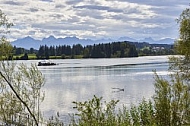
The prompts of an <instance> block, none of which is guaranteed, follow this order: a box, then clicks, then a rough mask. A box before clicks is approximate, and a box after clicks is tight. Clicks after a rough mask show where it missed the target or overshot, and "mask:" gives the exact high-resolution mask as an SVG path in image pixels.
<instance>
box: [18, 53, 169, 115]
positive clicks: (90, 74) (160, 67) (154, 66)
mask: <svg viewBox="0 0 190 126" xmlns="http://www.w3.org/2000/svg"><path fill="white" fill-rule="evenodd" d="M167 61H168V56H145V57H136V58H110V59H64V60H52V62H55V63H58V64H59V65H56V66H39V67H38V68H39V70H40V71H41V72H42V73H43V75H44V76H45V80H46V81H45V86H44V87H43V89H42V90H43V91H45V100H44V102H43V103H42V104H41V105H40V106H41V111H42V113H43V115H44V116H45V117H47V118H48V117H50V116H51V115H55V114H56V112H59V113H60V115H61V116H62V118H63V119H64V118H66V117H67V115H68V113H74V112H75V111H74V110H73V106H74V105H73V104H72V102H73V101H85V100H88V99H92V98H93V95H96V96H98V97H101V96H102V97H103V100H106V101H110V100H111V99H115V100H120V102H119V103H118V107H122V105H126V106H130V105H131V104H137V103H139V102H140V101H141V100H142V98H143V97H144V98H145V99H150V98H151V97H152V96H153V94H154V78H153V77H154V73H153V72H152V71H153V70H156V71H157V73H158V75H162V76H164V77H166V76H167V74H168V72H167V69H168V63H167ZM21 62H22V61H21ZM25 63H27V64H30V63H38V61H37V60H28V61H25ZM117 88H119V89H124V91H123V90H119V89H117Z"/></svg>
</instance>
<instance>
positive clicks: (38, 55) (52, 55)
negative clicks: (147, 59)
mask: <svg viewBox="0 0 190 126" xmlns="http://www.w3.org/2000/svg"><path fill="white" fill-rule="evenodd" d="M173 54H175V52H174V49H173V45H167V44H149V43H145V42H144V43H133V42H128V41H124V42H112V43H101V44H94V45H87V46H82V45H81V44H74V45H72V46H70V45H59V46H47V45H41V46H40V47H39V49H38V50H35V49H34V48H30V50H26V49H24V48H19V47H16V46H14V51H13V56H14V59H18V60H19V59H21V60H27V59H66V58H69V59H71V58H124V57H138V56H153V55H154V56H155V55H173ZM11 58H12V57H11Z"/></svg>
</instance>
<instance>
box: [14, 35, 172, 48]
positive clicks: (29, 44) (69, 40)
mask: <svg viewBox="0 0 190 126" xmlns="http://www.w3.org/2000/svg"><path fill="white" fill-rule="evenodd" d="M119 41H129V42H147V43H150V44H173V43H174V41H175V40H174V39H171V38H165V39H160V40H157V41H156V40H154V39H152V38H151V37H149V38H145V39H143V40H136V39H133V38H130V37H121V38H119V39H118V40H112V39H99V40H92V39H80V38H77V37H65V38H55V37H54V36H49V37H47V38H43V39H42V40H37V39H34V38H32V37H30V36H27V37H25V38H21V39H17V40H15V41H13V42H11V44H12V45H13V46H16V47H21V48H25V49H30V48H34V49H39V47H40V45H47V46H58V45H71V46H72V45H73V44H81V45H83V46H85V45H93V44H99V43H108V42H119Z"/></svg>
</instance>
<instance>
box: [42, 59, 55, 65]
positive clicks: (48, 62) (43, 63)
mask: <svg viewBox="0 0 190 126" xmlns="http://www.w3.org/2000/svg"><path fill="white" fill-rule="evenodd" d="M53 65H57V64H56V63H53V62H50V61H48V60H44V61H43V62H38V66H53Z"/></svg>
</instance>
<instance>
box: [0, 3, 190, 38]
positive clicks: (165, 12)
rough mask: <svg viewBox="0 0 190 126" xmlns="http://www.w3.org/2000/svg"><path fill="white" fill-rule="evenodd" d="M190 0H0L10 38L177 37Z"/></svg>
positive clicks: (0, 7)
mask: <svg viewBox="0 0 190 126" xmlns="http://www.w3.org/2000/svg"><path fill="white" fill-rule="evenodd" d="M189 3H190V1H189V0H0V9H1V10H2V11H3V12H4V13H5V14H6V15H7V17H8V19H9V21H10V22H12V23H13V24H14V26H13V27H12V28H11V29H10V34H8V35H7V36H8V38H9V39H10V40H15V39H19V38H24V37H27V36H30V37H33V38H35V39H42V38H47V37H48V36H50V35H53V36H55V37H56V38H64V37H73V36H76V37H78V38H83V39H93V40H97V39H109V38H110V39H118V38H120V37H130V38H134V39H137V40H140V39H143V38H148V37H152V38H153V39H155V40H159V39H163V38H173V39H177V38H178V37H179V33H178V29H179V25H178V24H177V22H176V19H177V18H178V17H179V15H180V14H181V12H182V11H183V10H184V9H186V8H189Z"/></svg>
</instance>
